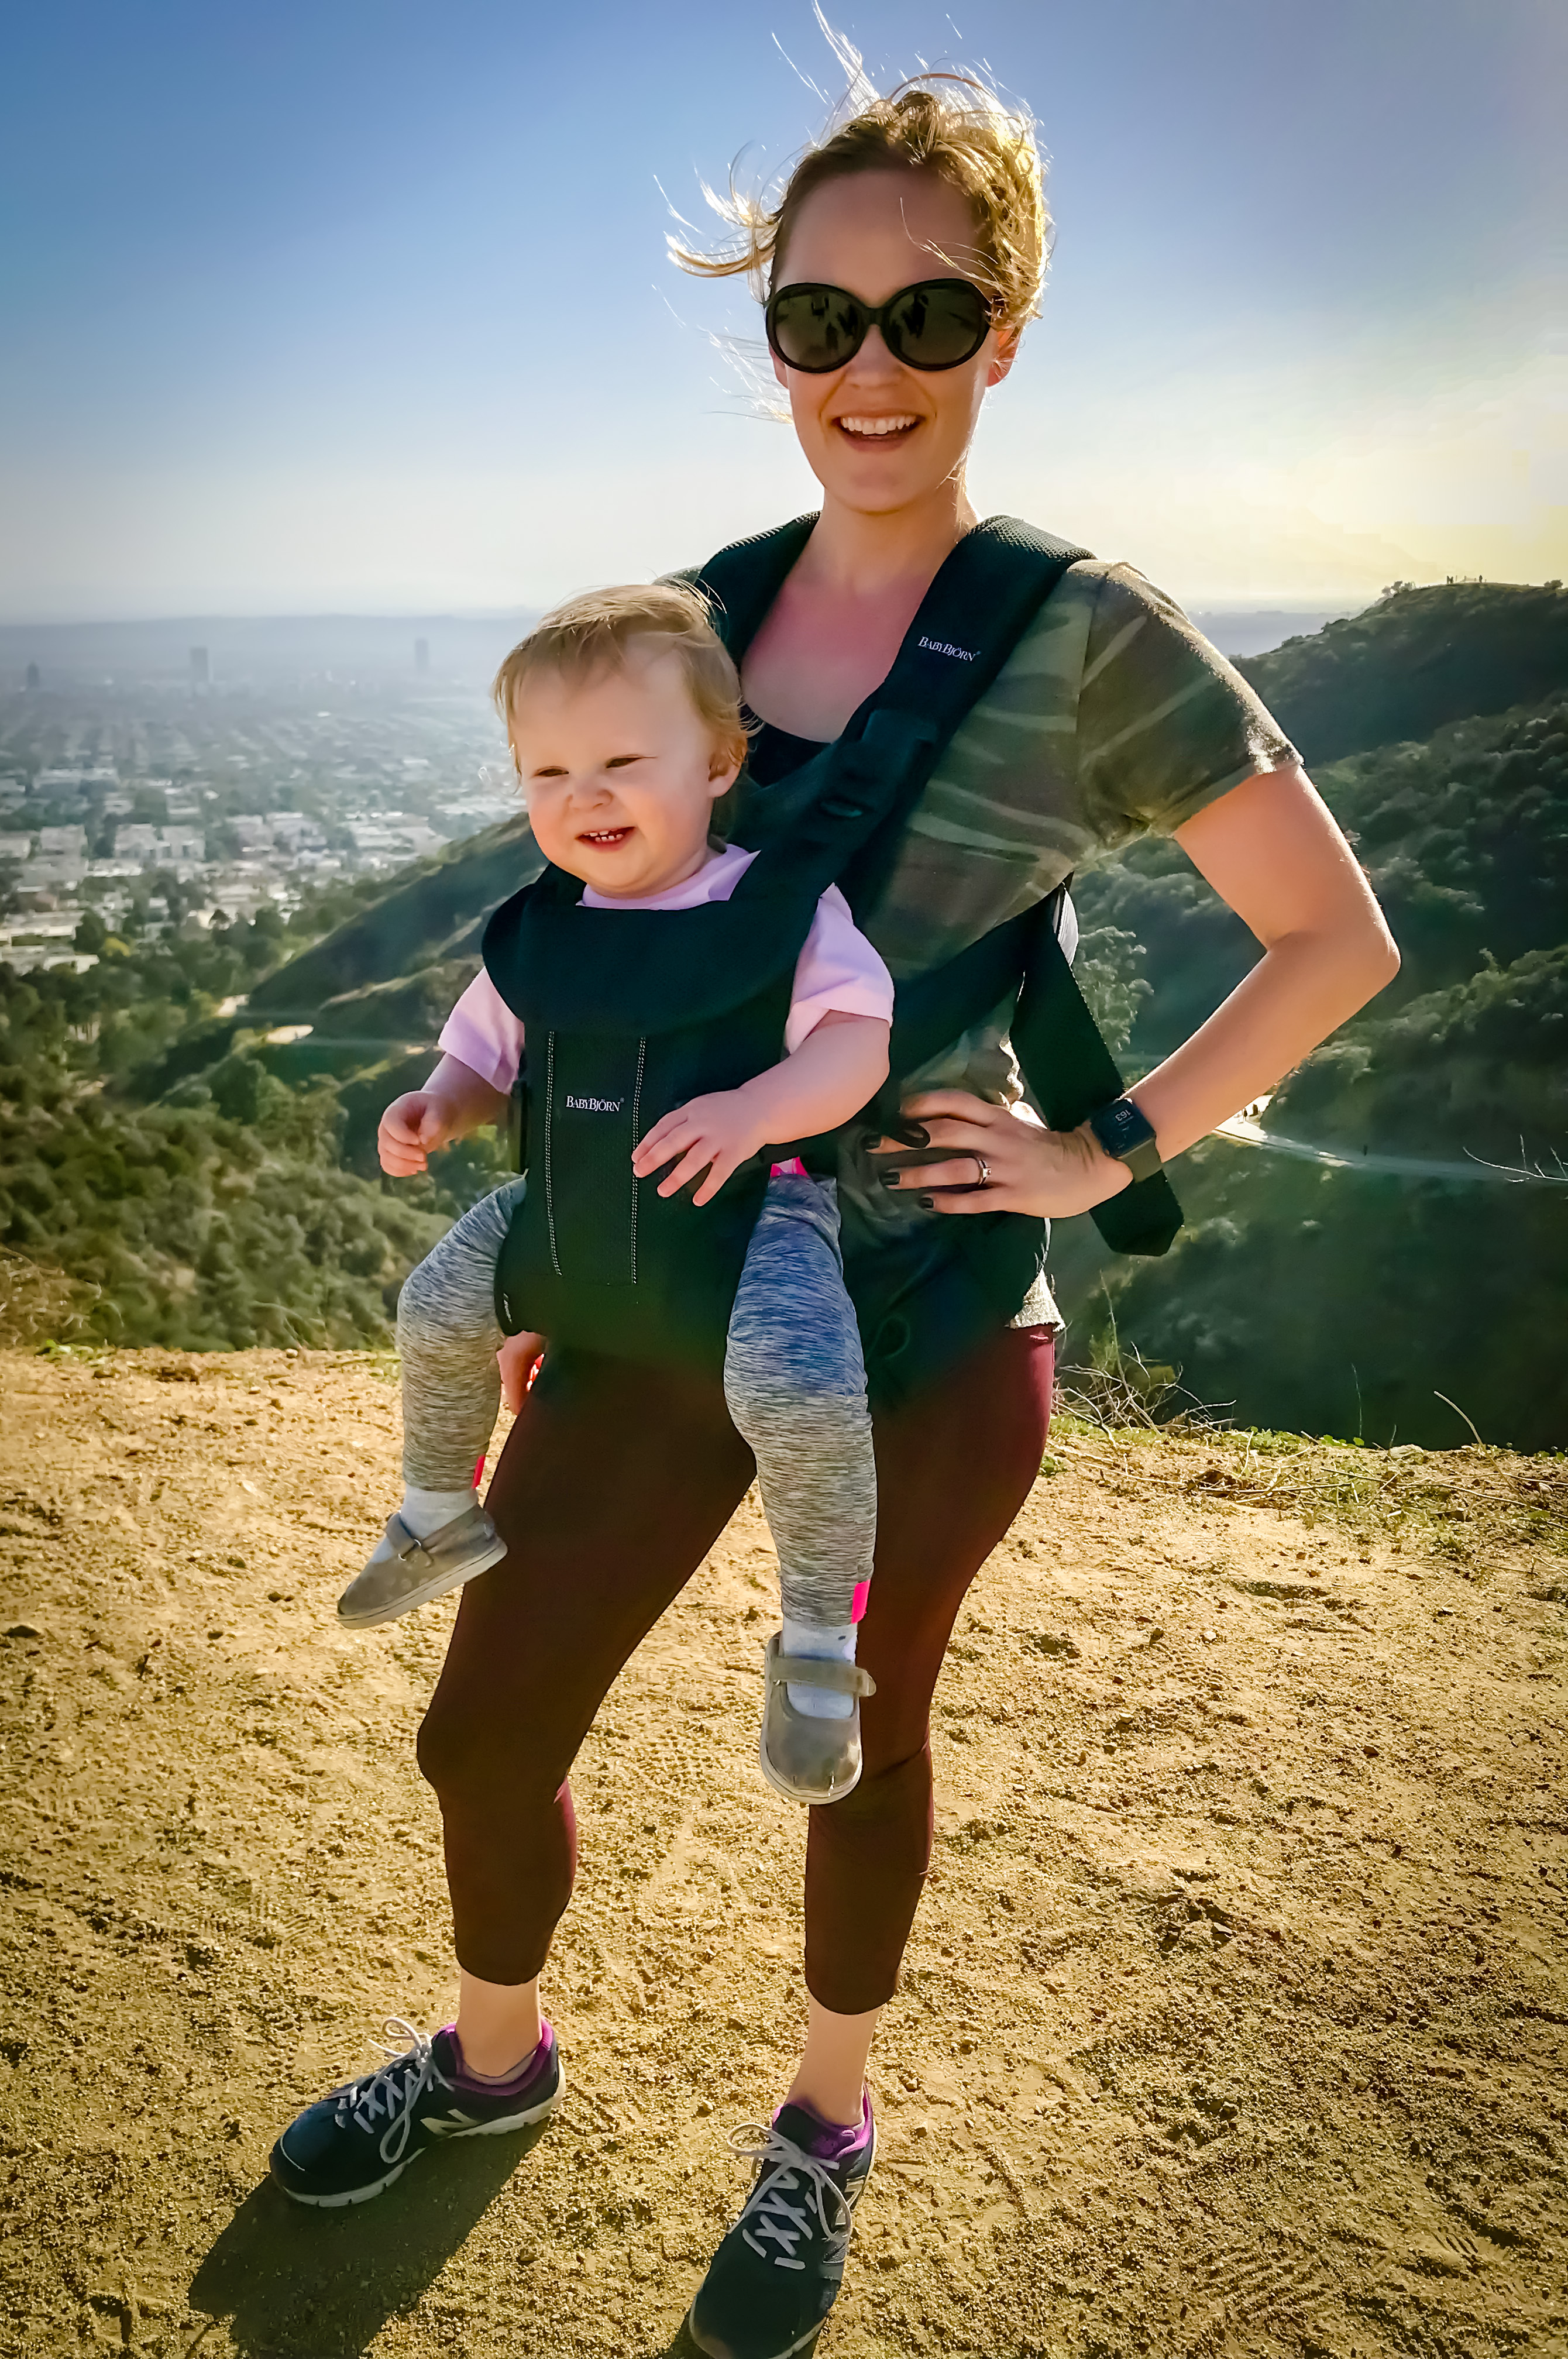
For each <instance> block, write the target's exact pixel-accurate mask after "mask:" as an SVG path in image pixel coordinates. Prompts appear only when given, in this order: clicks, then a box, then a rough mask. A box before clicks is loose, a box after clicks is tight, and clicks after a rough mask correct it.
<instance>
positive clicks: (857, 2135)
mask: <svg viewBox="0 0 1568 2359" xmlns="http://www.w3.org/2000/svg"><path fill="white" fill-rule="evenodd" d="M790 2110H791V2111H792V2112H794V2113H797V2114H803V2115H804V2116H805V2118H806V2120H807V2121H809V2122H810V2123H811V2125H812V2131H811V2139H810V2141H809V2143H808V2144H807V2145H806V2146H805V2147H804V2151H805V2152H806V2153H807V2154H809V2155H812V2156H814V2157H815V2158H816V2160H817V2161H818V2162H843V2161H844V2158H845V2157H846V2156H848V2155H852V2154H853V2153H854V2152H855V2147H857V2146H864V2144H865V2143H866V2139H867V2138H868V2137H869V2136H871V2092H870V2090H869V2089H867V2090H866V2093H864V2095H863V2096H862V2098H861V2100H860V2120H859V2122H858V2124H856V2123H855V2122H827V2121H824V2120H823V2119H822V2115H821V2114H819V2113H818V2111H817V2109H816V2107H815V2105H808V2104H804V2103H802V2101H801V2100H800V2098H796V2099H795V2100H794V2103H793V2104H792V2106H791V2108H790ZM783 2111H784V2107H783V2106H782V2105H780V2106H779V2113H776V2114H774V2116H773V2118H774V2120H775V2122H777V2121H778V2119H779V2114H781V2113H782V2112H783Z"/></svg>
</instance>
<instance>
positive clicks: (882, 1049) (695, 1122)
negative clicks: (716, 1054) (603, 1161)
mask: <svg viewBox="0 0 1568 2359" xmlns="http://www.w3.org/2000/svg"><path fill="white" fill-rule="evenodd" d="M890 1029H891V1027H890V1026H889V1025H888V1024H887V1023H886V1022H885V1021H884V1019H883V1018H882V1017H881V1016H850V1015H845V1014H841V1013H840V1012H839V1010H837V1009H836V1008H830V1010H829V1011H828V1013H827V1014H826V1015H825V1016H822V1019H821V1020H820V1022H819V1023H818V1024H817V1025H816V1026H815V1027H813V1029H812V1030H811V1032H809V1033H808V1034H807V1036H806V1038H805V1039H804V1040H802V1041H801V1043H800V1047H799V1048H798V1049H796V1050H795V1051H794V1054H793V1055H792V1056H789V1057H786V1058H785V1059H784V1060H783V1062H782V1063H781V1064H778V1065H771V1066H769V1068H768V1071H767V1072H765V1073H758V1075H757V1079H756V1080H755V1081H753V1082H746V1083H744V1084H743V1086H742V1087H741V1088H740V1089H738V1090H721V1091H718V1092H716V1093H714V1094H713V1096H711V1097H705V1098H693V1099H692V1100H691V1103H690V1104H689V1105H683V1106H677V1107H676V1109H675V1111H674V1112H673V1114H666V1115H665V1117H664V1119H663V1121H662V1122H657V1123H655V1125H654V1126H653V1128H652V1129H651V1130H650V1131H649V1132H648V1136H647V1137H646V1138H645V1139H644V1140H643V1141H642V1143H641V1144H640V1146H638V1147H637V1148H636V1149H635V1150H634V1152H633V1155H632V1169H633V1170H634V1171H635V1172H636V1173H637V1178H638V1179H639V1180H646V1179H648V1177H649V1175H650V1174H651V1173H653V1172H655V1171H657V1170H658V1169H659V1167H660V1165H661V1164H665V1163H668V1162H669V1161H670V1158H671V1157H672V1156H679V1157H680V1158H681V1159H680V1161H679V1162H678V1163H677V1164H676V1166H675V1169H674V1170H673V1171H671V1172H670V1174H669V1176H668V1177H667V1178H666V1179H663V1180H660V1181H659V1194H660V1195H661V1196H673V1195H674V1194H675V1193H676V1192H677V1190H680V1189H681V1188H684V1187H685V1186H686V1185H687V1183H688V1181H689V1180H694V1179H696V1177H697V1176H698V1174H699V1173H700V1172H701V1171H702V1170H703V1169H706V1170H707V1175H708V1176H707V1178H706V1179H705V1180H703V1181H702V1186H701V1187H700V1188H699V1189H698V1190H697V1191H696V1193H695V1195H694V1196H693V1197H692V1199H691V1201H692V1202H693V1203H694V1204H706V1203H709V1202H711V1201H712V1200H713V1197H715V1196H716V1195H717V1194H718V1192H719V1190H720V1189H721V1188H722V1187H723V1186H724V1181H725V1180H727V1179H728V1178H729V1176H730V1174H731V1172H732V1171H735V1170H736V1169H738V1168H739V1166H740V1165H741V1164H743V1163H744V1162H745V1161H746V1158H747V1157H748V1156H752V1155H756V1154H757V1153H758V1152H759V1151H760V1149H761V1148H763V1147H783V1146H787V1145H788V1144H789V1140H790V1139H792V1138H811V1137H812V1136H815V1134H816V1133H817V1132H818V1131H822V1130H832V1129H833V1128H834V1127H835V1126H836V1125H838V1124H839V1123H841V1122H847V1121H848V1120H849V1118H850V1116H851V1114H858V1113H859V1112H860V1109H861V1107H862V1106H863V1105H865V1103H866V1101H867V1099H868V1098H872V1097H875V1095H876V1094H877V1091H878V1090H879V1089H880V1088H881V1086H882V1084H883V1082H885V1081H886V1080H887V1038H888V1034H889V1031H890Z"/></svg>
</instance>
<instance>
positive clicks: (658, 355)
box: [0, 0, 1568, 620]
mask: <svg viewBox="0 0 1568 2359" xmlns="http://www.w3.org/2000/svg"><path fill="white" fill-rule="evenodd" d="M829 13H830V15H832V16H833V21H834V22H835V24H837V25H838V26H839V27H840V29H841V30H842V31H843V32H844V33H845V34H846V35H847V36H848V37H849V38H851V39H853V40H854V41H855V43H856V45H857V46H858V47H859V48H860V49H862V50H863V51H864V52H865V54H866V64H867V68H868V70H869V71H870V72H871V74H872V76H873V78H874V79H875V80H876V81H877V82H878V83H879V84H881V85H882V86H886V85H887V82H889V81H890V80H892V79H895V78H896V77H897V75H898V73H899V72H900V71H909V70H912V69H914V68H915V67H916V66H917V65H918V64H919V62H920V60H921V59H922V58H924V59H926V60H931V61H933V62H935V61H940V62H949V63H951V62H964V61H968V62H974V61H976V60H983V61H984V62H985V64H986V65H987V66H988V67H989V69H990V71H992V73H993V74H994V75H995V76H996V79H997V81H998V82H1000V83H1001V84H1002V85H1003V86H1004V88H1006V89H1007V90H1008V91H1009V92H1013V93H1016V94H1018V95H1019V96H1021V97H1022V98H1024V99H1025V100H1026V101H1027V102H1028V103H1029V105H1030V106H1031V107H1032V108H1033V110H1034V112H1035V114H1037V115H1038V117H1039V118H1040V127H1041V135H1042V138H1043V140H1044V143H1045V145H1046V147H1047V148H1048V149H1049V151H1050V155H1051V201H1052V205H1053V209H1054V211H1055V212H1056V216H1057V222H1058V234H1059V242H1058V246H1057V260H1056V266H1055V268H1054V270H1053V273H1052V279H1051V291H1050V293H1049V294H1048V297H1047V301H1046V309H1045V314H1044V317H1043V319H1042V320H1040V321H1038V322H1037V323H1036V324H1035V326H1034V327H1033V328H1032V329H1031V330H1030V332H1029V337H1028V338H1027V340H1026V345H1025V352H1024V357H1023V359H1022V361H1021V362H1020V364H1019V366H1018V369H1017V370H1016V371H1015V372H1014V374H1013V375H1012V377H1011V378H1010V379H1009V381H1008V382H1007V385H1006V386H1003V387H1002V388H1000V390H999V391H998V392H997V394H996V396H995V397H993V400H992V403H991V408H990V414H989V415H988V416H987V418H986V419H985V423H984V425H983V427H982V429H981V437H980V442H979V445H978V448H977V454H976V461H975V469H974V479H973V480H974V489H975V498H976V502H977V505H979V506H981V508H982V509H983V510H991V509H997V508H1006V509H1008V510H1011V511H1013V512H1016V513H1020V514H1024V515H1027V516H1031V517H1033V518H1034V519H1035V520H1036V521H1038V522H1040V523H1043V524H1046V525H1049V526H1051V527H1055V528H1057V529H1060V530H1062V531H1066V532H1070V533H1072V534H1073V536H1074V537H1076V538H1082V539H1083V540H1086V541H1087V542H1089V543H1090V545H1092V546H1093V547H1094V548H1095V549H1098V550H1100V551H1102V552H1103V553H1105V554H1106V555H1116V556H1126V557H1129V558H1131V559H1132V560H1134V561H1135V562H1137V563H1138V564H1140V565H1142V566H1143V567H1144V569H1145V570H1146V571H1148V572H1149V573H1150V574H1152V575H1153V576H1154V577H1155V578H1156V579H1158V580H1160V581H1161V582H1164V583H1165V584H1166V585H1167V586H1168V587H1169V588H1170V589H1171V590H1172V591H1173V592H1175V594H1177V595H1178V596H1179V597H1181V598H1183V599H1184V600H1186V601H1187V602H1188V603H1193V604H1200V605H1202V604H1214V603H1221V602H1225V601H1235V602H1236V603H1266V602H1268V601H1269V600H1272V599H1278V600H1279V601H1281V602H1283V603H1303V602H1310V601H1312V600H1313V599H1318V598H1322V599H1324V600H1330V601H1332V600H1334V599H1338V598H1341V597H1345V596H1351V595H1357V594H1361V593H1366V592H1374V591H1376V589H1377V587H1378V586H1379V585H1380V584H1381V583H1382V582H1385V581H1388V579H1390V578H1392V577H1393V576H1394V575H1396V574H1399V575H1410V576H1413V577H1414V578H1417V579H1430V578H1432V577H1433V576H1434V575H1436V576H1441V575H1442V574H1443V573H1445V572H1456V571H1465V572H1486V573H1488V574H1494V575H1507V576H1509V577H1511V578H1514V579H1522V578H1541V576H1542V575H1544V574H1547V573H1563V572H1568V521H1565V519H1568V508H1565V506H1564V503H1565V501H1568V492H1565V490H1564V487H1563V485H1564V473H1565V469H1564V451H1563V423H1562V411H1561V408H1560V407H1559V408H1557V409H1556V410H1555V411H1554V409H1553V371H1554V369H1557V368H1560V363H1559V362H1558V361H1557V360H1556V359H1555V358H1554V355H1553V353H1552V346H1551V342H1550V337H1549V332H1550V328H1551V325H1552V321H1553V319H1554V318H1555V319H1557V320H1558V321H1561V319H1562V317H1563V295H1564V288H1563V254H1562V224H1563V221H1564V219H1565V218H1568V206H1565V202H1564V200H1565V198H1568V188H1565V186H1564V170H1563V149H1564V147H1565V146H1568V143H1564V142H1563V139H1562V136H1561V123H1562V119H1563V97H1564V83H1565V76H1564V67H1565V65H1568V11H1565V10H1564V9H1563V7H1562V5H1561V0H1315V5H1313V6H1312V8H1310V9H1305V8H1301V7H1298V6H1295V5H1288V0H1094V5H1087V6H1085V5H1083V0H1075V5H1062V0H985V5H979V6H975V7H970V6H966V5H954V7H953V13H952V15H951V16H950V15H949V14H948V13H947V11H946V10H945V9H943V8H942V7H940V6H936V5H929V6H928V5H924V0H899V4H898V5H887V0H877V5H873V6H858V7H855V8H853V9H852V8H849V7H847V6H844V7H841V8H840V9H838V10H836V11H833V10H830V12H829ZM785 53H788V55H787V56H786V54H785ZM789 60H793V65H791V63H790V62H789ZM6 67H7V72H6V82H7V95H8V104H7V107H6V136H5V141H4V143H3V144H0V229H3V233H4V234H3V236H0V317H4V319H5V321H6V323H7V329H6V336H5V350H4V352H3V353H0V502H3V506H4V512H5V516H6V518H7V519H8V522H7V527H6V528H5V531H4V532H3V533H0V615H4V616H6V617H9V618H13V619H17V620H32V619H44V618H46V617H59V618H62V619H69V618H71V617H76V616H83V617H85V616H90V615H92V616H102V615H147V614H167V613H192V612H226V613H235V614H241V613H263V612H270V613H279V612H310V611H314V612H321V611H329V610H337V611H343V610H354V611H360V612H397V611H405V610H419V611H423V612H429V611H431V610H433V609H438V608H442V607H452V608H456V609H475V608H486V607H499V606H516V605H524V604H538V603H542V602H544V601H546V600H549V599H550V598H553V597H555V596H558V595H560V594H561V593H563V592H566V591H567V590H569V589H571V588H572V587H575V586H577V585H579V584H581V583H583V582H587V581H592V580H605V579H615V578H623V579H630V578H635V577H637V576H639V575H646V574H648V573H649V572H652V571H659V570H661V569H662V568H664V567H667V566H669V565H670V564H674V563H679V562H681V561H684V560H688V559H691V558H693V557H698V556H701V555H702V554H705V553H706V551H707V550H708V549H710V548H711V547H713V546H715V545H717V544H718V543H719V542H721V541H723V540H724V539H727V538H733V537H734V536H735V535H736V534H737V533H740V532H743V531H746V530H749V529H752V528H755V527H757V526H759V525H762V524H765V523H768V522H770V521H773V520H775V519H777V518H778V517H779V516H782V515H786V514H790V513H795V512H797V511H799V510H800V508H802V507H805V506H810V505H811V500H812V486H811V480H810V478H809V476H808V475H807V474H806V472H805V469H804V467H803V464H802V462H800V458H799V455H798V453H797V452H796V451H795V449H794V446H793V443H792V440H791V439H790V437H789V431H788V429H787V428H783V427H780V426H778V425H775V424H772V423H769V422H768V420H766V419H763V418H761V417H759V416H758V415H757V414H756V409H755V405H754V403H752V401H751V400H750V399H749V397H748V396H747V393H746V386H745V382H744V379H743V377H742V376H741V375H739V374H738V373H737V372H736V370H735V367H734V365H733V364H731V363H730V362H729V361H728V360H727V359H726V358H725V356H724V352H723V350H722V349H721V348H720V347H719V346H717V345H716V344H715V342H714V338H715V337H718V338H723V337H724V336H740V337H746V336H755V334H756V332H757V329H756V319H755V314H754V312H753V311H752V309H751V306H750V304H749V302H748V300H747V299H746V296H745V294H744V292H743V291H742V290H741V289H740V288H738V287H735V286H726V287H720V288H713V287H705V286H701V285H697V284H694V283H693V282H692V281H691V280H689V279H686V278H684V277H681V275H680V274H678V273H677V272H676V271H674V270H673V269H671V268H670V266H669V265H668V264H667V263H666V261H665V259H664V254H663V238H664V233H665V230H666V228H667V226H668V225H669V223H668V215H667V213H666V211H665V205H664V201H663V199H662V198H661V196H660V194H659V187H660V185H662V188H663V189H664V190H666V191H667V192H668V194H669V197H670V200H671V201H673V202H674V203H675V204H676V205H678V206H679V208H680V209H681V212H684V213H686V214H687V215H689V216H691V217H697V216H699V215H700V212H701V206H700V199H699V197H698V189H697V183H698V178H699V176H700V175H702V176H706V177H707V178H709V179H722V178H723V176H724V172H725V169H726V168H727V166H728V163H729V160H730V158H732V156H734V155H735V153H736V151H737V150H740V149H743V148H744V149H746V158H744V159H743V164H744V166H745V167H746V168H750V169H751V170H753V171H755V172H766V171H768V170H769V169H771V168H774V167H776V166H777V165H779V163H781V162H782V161H783V160H784V159H785V158H787V157H788V156H789V154H790V153H791V152H792V151H793V150H794V149H795V148H796V147H798V146H799V145H800V142H801V141H802V140H803V139H804V138H806V137H807V136H809V135H810V134H811V131H812V130H813V129H814V128H815V127H816V126H817V125H818V123H819V122H820V120H821V118H822V114H823V111H824V109H823V105H822V101H821V100H820V99H819V98H818V97H817V96H816V95H815V94H814V92H813V91H812V90H811V88H810V87H809V86H808V82H810V81H814V82H816V83H817V84H818V85H819V86H820V88H821V89H822V91H823V92H826V93H827V94H828V95H829V96H830V97H832V96H836V94H837V92H838V90H839V88H840V87H841V84H842V77H841V75H840V73H839V71H838V69H837V68H836V67H835V65H834V62H833V58H832V56H831V54H830V52H829V50H828V49H827V47H826V45H825V43H824V42H823V39H822V36H821V33H820V32H819V30H818V29H817V27H816V26H815V24H814V22H813V19H812V16H811V8H810V5H809V0H778V5H774V4H773V0H768V5H763V6H757V5H755V0H751V4H750V5H742V6H737V5H735V0H726V5H719V0H681V5H670V6H665V7H659V8H650V7H648V6H647V5H622V0H610V4H609V5H595V4H594V0H585V5H579V6H578V7H576V8H574V9H562V8H561V7H559V6H556V7H551V8H545V7H542V6H539V5H534V0H528V4H527V5H513V6H503V5H495V0H444V5H441V7H439V8H438V7H432V6H431V5H429V0H422V5H419V7H414V6H411V5H404V0H378V5H374V6H373V5H344V0H314V5H310V6H305V5H297V0H269V5H268V6H267V7H266V8H265V9H256V8H245V9H241V8H238V7H235V6H234V5H223V0H216V5H212V0H209V4H208V5H202V6H201V7H197V6H194V5H159V0H147V5H142V6H140V7H138V8H135V9H127V8H125V7H124V6H123V5H114V6H110V5H91V6H82V5H71V0H63V4H62V5H56V6H55V7H54V8H52V9H49V10H32V11H28V12H27V15H26V16H25V17H21V18H18V19H14V20H12V22H11V24H10V25H9V26H8V28H7V36H6ZM803 77H804V79H803ZM1554 241H1555V244H1554ZM1554 274H1555V275H1554ZM1556 399H1557V401H1558V403H1559V404H1560V403H1561V384H1560V379H1559V381H1558V385H1557V389H1556ZM1554 433H1555V440H1554V439H1553V436H1554Z"/></svg>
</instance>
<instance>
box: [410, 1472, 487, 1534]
mask: <svg viewBox="0 0 1568 2359" xmlns="http://www.w3.org/2000/svg"><path fill="white" fill-rule="evenodd" d="M473 1505H474V1494H473V1492H472V1491H421V1490H420V1488H419V1484H417V1483H410V1484H408V1488H407V1489H406V1490H405V1492H404V1494H403V1504H402V1506H400V1507H399V1508H398V1510H397V1513H398V1514H399V1515H400V1516H401V1517H402V1518H403V1521H404V1522H405V1523H406V1524H407V1525H408V1529H409V1530H410V1531H411V1532H412V1533H413V1535H414V1538H416V1539H418V1540H428V1539H429V1538H430V1534H431V1533H432V1532H439V1531H440V1529H441V1526H442V1525H443V1524H450V1523H451V1522H452V1518H453V1517H454V1516H461V1515H463V1514H464V1513H466V1511H467V1510H468V1508H470V1507H472V1506H473Z"/></svg>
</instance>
